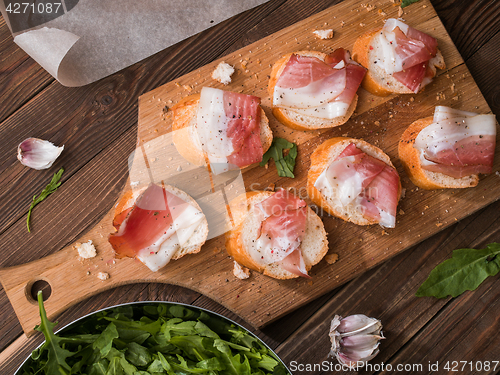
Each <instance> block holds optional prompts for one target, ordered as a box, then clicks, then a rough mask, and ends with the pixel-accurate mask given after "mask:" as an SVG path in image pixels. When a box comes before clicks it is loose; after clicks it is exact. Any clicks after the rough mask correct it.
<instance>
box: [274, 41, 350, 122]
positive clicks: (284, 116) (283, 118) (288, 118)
mask: <svg viewBox="0 0 500 375" xmlns="http://www.w3.org/2000/svg"><path fill="white" fill-rule="evenodd" d="M293 54H295V55H301V56H310V57H317V58H318V59H320V60H321V61H325V58H326V56H327V55H326V54H325V53H323V52H318V51H299V52H294V53H289V54H286V55H285V56H283V57H282V58H280V59H279V60H278V61H276V62H275V63H274V65H273V68H272V70H271V78H270V79H269V84H268V87H267V90H268V93H269V96H270V97H271V100H272V98H273V95H274V86H276V82H278V78H279V77H280V75H281V73H282V72H283V69H285V66H286V64H287V62H288V60H290V57H291V56H292V55H293ZM357 103H358V95H356V96H355V97H354V99H353V100H352V102H351V105H350V106H349V108H348V109H347V113H346V114H345V116H340V117H336V118H333V119H322V118H319V117H314V116H306V115H304V114H302V113H299V112H296V111H294V110H292V109H289V108H278V107H274V106H273V115H274V117H276V119H277V120H278V121H279V122H281V123H282V124H283V125H286V126H288V127H289V128H292V129H296V130H314V129H326V128H333V127H335V126H339V125H342V124H344V123H346V122H347V120H349V118H350V117H351V116H352V114H353V113H354V110H355V109H356V105H357Z"/></svg>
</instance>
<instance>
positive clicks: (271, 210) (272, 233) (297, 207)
mask: <svg viewBox="0 0 500 375" xmlns="http://www.w3.org/2000/svg"><path fill="white" fill-rule="evenodd" d="M253 210H254V212H253V213H254V215H256V217H257V218H258V220H259V221H260V223H261V225H260V230H259V233H258V238H257V240H256V241H255V251H254V252H253V253H252V254H251V255H252V257H253V258H254V260H255V261H256V262H258V263H259V264H263V265H265V264H272V263H279V264H280V265H281V266H282V267H283V268H284V269H286V270H287V271H289V272H291V273H293V274H295V275H298V276H303V277H309V276H308V274H307V270H306V267H305V263H304V259H303V257H302V251H301V249H300V245H301V243H302V238H303V237H304V234H305V231H306V222H307V204H306V202H305V201H303V200H302V199H299V198H297V197H296V196H295V195H293V194H292V193H290V192H289V191H288V190H284V189H282V190H279V191H278V192H276V193H274V194H273V195H271V196H270V197H268V198H266V199H265V200H263V201H262V202H260V203H257V204H256V205H255V206H254V208H253Z"/></svg>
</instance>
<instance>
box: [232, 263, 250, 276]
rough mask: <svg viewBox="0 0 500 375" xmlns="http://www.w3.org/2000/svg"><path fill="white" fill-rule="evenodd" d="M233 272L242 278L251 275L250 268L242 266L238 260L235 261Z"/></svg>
mask: <svg viewBox="0 0 500 375" xmlns="http://www.w3.org/2000/svg"><path fill="white" fill-rule="evenodd" d="M233 274H234V276H236V277H237V278H238V279H240V280H245V279H248V278H249V277H250V270H249V269H248V268H246V267H242V266H241V265H240V264H239V263H238V262H237V261H234V267H233Z"/></svg>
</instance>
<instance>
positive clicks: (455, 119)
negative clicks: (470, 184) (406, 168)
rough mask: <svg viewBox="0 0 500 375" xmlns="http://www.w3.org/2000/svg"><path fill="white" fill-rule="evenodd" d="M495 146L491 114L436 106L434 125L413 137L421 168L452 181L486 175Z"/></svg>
mask: <svg viewBox="0 0 500 375" xmlns="http://www.w3.org/2000/svg"><path fill="white" fill-rule="evenodd" d="M495 146H496V120H495V115H478V114H476V113H473V112H465V111H459V110H454V109H452V108H449V107H443V106H439V107H436V109H435V111H434V122H433V123H432V124H431V125H429V126H427V127H426V128H424V129H423V130H422V131H421V132H420V133H419V134H418V136H417V137H416V139H415V143H414V145H413V147H415V149H417V150H418V151H419V154H420V163H421V166H422V169H425V170H428V171H432V172H438V173H443V174H445V175H447V176H450V177H453V178H463V177H466V176H470V175H472V174H478V173H484V174H488V173H491V172H492V169H493V159H494V156H495Z"/></svg>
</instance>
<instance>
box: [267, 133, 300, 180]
mask: <svg viewBox="0 0 500 375" xmlns="http://www.w3.org/2000/svg"><path fill="white" fill-rule="evenodd" d="M285 150H288V154H286V155H284V151H285ZM271 158H272V159H273V160H274V165H276V170H277V171H278V176H280V177H290V178H295V175H294V174H293V169H294V168H295V159H296V158H297V145H296V144H295V143H292V142H288V141H287V140H286V139H283V138H274V139H273V143H272V144H271V147H269V150H267V152H266V153H265V154H264V156H263V157H262V161H261V162H260V166H261V167H263V166H264V165H266V164H267V162H268V161H269V159H271Z"/></svg>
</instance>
